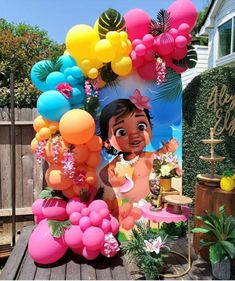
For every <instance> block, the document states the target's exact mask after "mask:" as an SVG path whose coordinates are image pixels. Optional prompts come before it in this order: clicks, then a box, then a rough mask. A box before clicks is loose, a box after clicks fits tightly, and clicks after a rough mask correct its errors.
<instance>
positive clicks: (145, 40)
mask: <svg viewBox="0 0 235 281" xmlns="http://www.w3.org/2000/svg"><path fill="white" fill-rule="evenodd" d="M153 42H154V37H153V35H152V34H146V35H144V37H143V43H144V45H145V46H146V47H147V48H149V47H152V46H153Z"/></svg>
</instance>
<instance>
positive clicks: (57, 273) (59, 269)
mask: <svg viewBox="0 0 235 281" xmlns="http://www.w3.org/2000/svg"><path fill="white" fill-rule="evenodd" d="M50 280H65V263H61V264H59V265H58V266H55V267H52V268H51V275H50Z"/></svg>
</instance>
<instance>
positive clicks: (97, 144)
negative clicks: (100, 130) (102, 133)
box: [86, 135, 102, 151]
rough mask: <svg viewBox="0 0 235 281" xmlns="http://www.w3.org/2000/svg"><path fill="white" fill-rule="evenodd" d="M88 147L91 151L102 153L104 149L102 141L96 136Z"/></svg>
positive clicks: (89, 142)
mask: <svg viewBox="0 0 235 281" xmlns="http://www.w3.org/2000/svg"><path fill="white" fill-rule="evenodd" d="M86 146H87V148H88V149H89V150H90V151H100V150H101V148H102V139H101V138H100V137H99V136H96V135H94V136H93V137H92V139H91V140H89V141H88V143H86Z"/></svg>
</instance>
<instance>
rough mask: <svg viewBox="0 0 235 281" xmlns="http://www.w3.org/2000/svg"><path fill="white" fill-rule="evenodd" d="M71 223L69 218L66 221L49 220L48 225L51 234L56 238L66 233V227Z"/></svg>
mask: <svg viewBox="0 0 235 281" xmlns="http://www.w3.org/2000/svg"><path fill="white" fill-rule="evenodd" d="M70 226H71V223H70V221H69V220H66V221H56V220H48V227H49V229H50V232H51V235H52V236H53V237H55V238H60V236H63V235H64V229H65V228H69V227H70Z"/></svg>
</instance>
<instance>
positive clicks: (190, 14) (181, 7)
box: [167, 0, 197, 31]
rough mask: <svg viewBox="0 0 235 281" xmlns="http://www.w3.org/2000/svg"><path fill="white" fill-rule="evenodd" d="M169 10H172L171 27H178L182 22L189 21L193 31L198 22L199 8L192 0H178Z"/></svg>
mask: <svg viewBox="0 0 235 281" xmlns="http://www.w3.org/2000/svg"><path fill="white" fill-rule="evenodd" d="M167 11H168V12H170V19H171V20H170V24H171V27H174V28H177V29H178V27H179V26H180V25H181V24H182V23H187V24H188V25H189V31H191V30H192V29H193V27H194V25H195V24H196V21H197V10H196V8H195V6H194V5H193V2H192V1H191V0H176V1H174V2H173V3H172V4H171V5H170V7H169V8H168V9H167Z"/></svg>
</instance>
